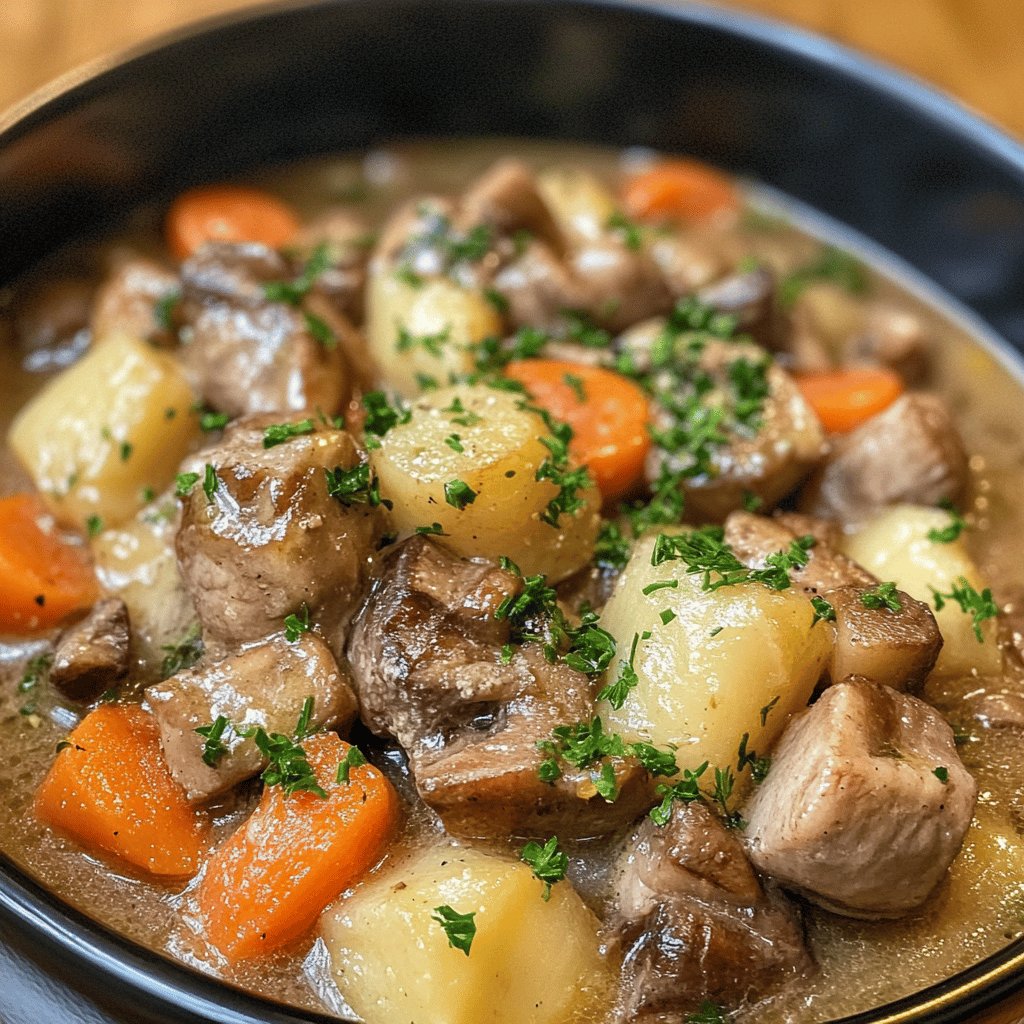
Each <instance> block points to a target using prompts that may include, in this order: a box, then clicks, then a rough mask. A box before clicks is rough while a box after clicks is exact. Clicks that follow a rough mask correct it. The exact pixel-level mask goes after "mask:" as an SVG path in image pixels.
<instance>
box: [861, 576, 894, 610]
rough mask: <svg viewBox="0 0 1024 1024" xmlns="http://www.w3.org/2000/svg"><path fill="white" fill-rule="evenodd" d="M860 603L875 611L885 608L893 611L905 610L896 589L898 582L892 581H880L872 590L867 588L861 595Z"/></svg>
mask: <svg viewBox="0 0 1024 1024" xmlns="http://www.w3.org/2000/svg"><path fill="white" fill-rule="evenodd" d="M860 603H861V604H862V605H864V607H865V608H870V609H872V610H873V611H881V610H882V609H883V608H886V609H888V610H889V611H891V612H899V611H902V610H903V603H902V602H901V601H900V596H899V593H898V592H897V590H896V584H895V583H893V582H892V581H890V582H888V583H879V584H878V586H877V587H873V588H872V589H871V590H865V591H864V593H863V594H861V595H860Z"/></svg>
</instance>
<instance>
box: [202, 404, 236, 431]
mask: <svg viewBox="0 0 1024 1024" xmlns="http://www.w3.org/2000/svg"><path fill="white" fill-rule="evenodd" d="M197 411H198V412H199V429H200V430H202V431H204V432H205V433H210V432H211V431H213V430H223V429H224V428H225V427H226V426H227V425H228V423H230V422H231V417H230V416H229V415H228V414H227V413H226V412H214V411H213V410H212V409H201V410H197Z"/></svg>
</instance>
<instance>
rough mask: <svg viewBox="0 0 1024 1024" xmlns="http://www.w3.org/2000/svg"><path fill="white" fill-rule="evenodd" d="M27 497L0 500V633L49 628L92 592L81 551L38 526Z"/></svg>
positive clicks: (38, 507) (35, 504) (34, 503)
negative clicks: (2, 631) (3, 630)
mask: <svg viewBox="0 0 1024 1024" xmlns="http://www.w3.org/2000/svg"><path fill="white" fill-rule="evenodd" d="M44 514H45V510H44V508H43V506H42V503H41V502H40V501H39V499H38V498H37V497H36V496H35V495H33V494H16V495H14V496H13V497H11V498H3V499H0V629H10V630H16V631H18V632H23V631H28V630H32V629H38V628H40V627H43V626H52V625H54V624H55V623H57V622H60V620H61V619H63V618H64V617H65V616H66V615H68V614H69V613H71V612H73V611H76V610H78V609H80V608H87V607H88V606H89V605H91V604H92V603H93V602H94V601H95V600H96V596H97V593H98V589H97V586H96V577H95V576H94V575H93V571H92V566H91V565H90V564H89V557H88V555H87V553H86V552H85V550H84V549H83V548H80V547H75V546H74V545H72V544H68V543H67V542H66V541H64V540H62V539H61V538H60V536H59V535H58V534H56V533H51V532H49V531H48V530H45V529H43V527H42V526H40V517H41V516H43V515H44Z"/></svg>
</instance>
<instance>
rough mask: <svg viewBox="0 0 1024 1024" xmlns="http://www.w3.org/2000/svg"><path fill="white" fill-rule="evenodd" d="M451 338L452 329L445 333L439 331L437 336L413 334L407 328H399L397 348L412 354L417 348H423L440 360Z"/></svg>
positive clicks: (445, 330)
mask: <svg viewBox="0 0 1024 1024" xmlns="http://www.w3.org/2000/svg"><path fill="white" fill-rule="evenodd" d="M450 336H451V328H450V327H446V328H445V329H444V330H443V331H437V332H436V333H435V334H411V333H410V332H409V331H408V330H407V329H406V328H405V327H402V326H399V328H398V338H397V340H396V341H395V348H396V349H398V351H399V352H410V351H412V350H413V349H415V348H422V349H423V350H424V351H425V352H427V353H428V354H429V355H432V356H434V358H436V359H439V358H440V357H441V355H442V353H443V352H444V347H445V345H447V344H448V340H449V338H450Z"/></svg>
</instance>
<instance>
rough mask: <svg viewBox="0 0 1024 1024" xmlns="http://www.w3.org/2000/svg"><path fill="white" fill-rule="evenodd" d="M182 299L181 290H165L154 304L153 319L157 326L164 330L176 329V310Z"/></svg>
mask: <svg viewBox="0 0 1024 1024" xmlns="http://www.w3.org/2000/svg"><path fill="white" fill-rule="evenodd" d="M180 301H181V292H179V291H178V290H177V289H174V290H172V291H169V292H164V294H163V295H161V296H160V298H159V299H157V300H156V302H155V303H154V305H153V319H154V320H155V321H156V325H157V327H159V328H160V329H161V330H164V331H170V330H173V329H174V311H175V309H176V308H177V306H178V303H179V302H180Z"/></svg>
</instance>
